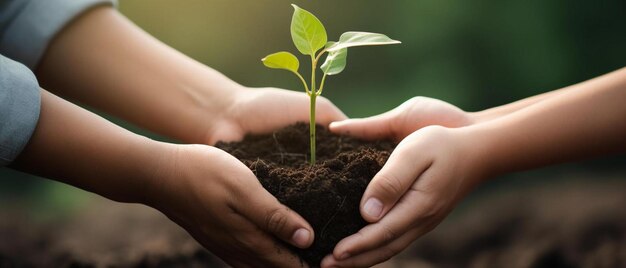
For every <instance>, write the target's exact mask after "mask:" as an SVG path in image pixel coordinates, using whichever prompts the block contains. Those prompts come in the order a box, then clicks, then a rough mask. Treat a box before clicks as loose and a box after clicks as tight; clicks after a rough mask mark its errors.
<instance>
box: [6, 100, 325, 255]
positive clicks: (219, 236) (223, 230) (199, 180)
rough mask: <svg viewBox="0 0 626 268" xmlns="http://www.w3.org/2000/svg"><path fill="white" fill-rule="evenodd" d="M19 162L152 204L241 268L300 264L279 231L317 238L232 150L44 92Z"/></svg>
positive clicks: (289, 238) (302, 241) (294, 239)
mask: <svg viewBox="0 0 626 268" xmlns="http://www.w3.org/2000/svg"><path fill="white" fill-rule="evenodd" d="M11 167H12V168H15V169H18V170H21V171H24V172H29V173H34V174H38V175H42V176H45V177H48V178H52V179H55V180H59V181H62V182H65V183H68V184H72V185H74V186H77V187H80V188H83V189H86V190H89V191H93V192H95V193H98V194H100V195H103V196H105V197H108V198H111V199H114V200H118V201H124V202H139V203H143V204H146V205H149V206H152V207H154V208H156V209H158V210H160V211H161V212H163V213H164V214H165V215H167V216H168V217H169V218H170V219H172V220H174V221H175V222H176V223H178V224H179V225H181V226H182V227H183V228H185V229H186V230H187V231H188V232H189V233H190V234H191V235H192V236H193V237H194V238H195V239H196V240H198V241H199V242H200V243H201V244H202V245H203V246H205V247H206V248H208V249H209V250H211V251H212V252H213V253H215V254H216V255H218V256H219V257H221V258H222V259H224V260H225V261H226V262H227V263H229V264H231V265H234V266H240V267H241V266H249V267H254V266H258V265H263V266H285V267H293V266H296V265H298V266H299V265H300V262H299V260H298V259H297V257H295V256H293V255H291V254H290V253H289V251H288V250H287V249H285V248H284V247H283V246H281V245H279V244H277V243H276V241H274V236H276V237H278V238H280V239H283V240H284V241H286V242H288V243H291V244H293V245H295V246H298V247H307V246H308V245H310V244H311V242H312V241H313V233H312V228H311V227H310V226H309V225H308V224H307V223H306V221H305V220H304V219H302V218H301V217H300V216H299V215H297V214H296V213H294V212H293V211H290V210H289V209H288V208H286V207H285V206H283V205H281V204H280V203H279V202H278V201H277V200H276V198H274V197H273V196H272V195H271V194H269V193H268V192H267V191H265V190H264V189H263V187H262V186H261V184H260V183H259V182H258V180H257V179H256V177H255V176H254V174H253V173H252V172H251V171H250V170H249V169H248V168H247V167H246V166H245V165H243V164H242V163H241V162H239V161H238V160H237V159H235V158H233V157H232V156H230V155H229V154H227V153H225V152H223V151H221V150H218V149H215V148H213V147H209V146H203V145H175V144H168V143H162V142H156V141H153V140H150V139H147V138H145V137H142V136H139V135H136V134H133V133H131V132H129V131H127V130H124V129H122V128H120V127H118V126H116V125H114V124H112V123H110V122H108V121H106V120H104V119H103V118H101V117H98V116H96V115H94V114H92V113H90V112H88V111H86V110H84V109H82V108H80V107H78V106H75V105H72V104H70V103H68V102H66V101H64V100H62V99H60V98H58V97H56V96H54V95H52V94H50V93H48V92H47V91H44V90H42V91H41V113H40V117H39V121H38V122H37V126H36V129H35V132H34V134H33V136H32V138H31V140H30V141H29V143H28V145H27V146H26V148H25V149H24V150H23V152H22V153H21V154H20V155H19V156H18V158H17V159H16V160H15V161H14V162H13V163H12V165H11ZM244 255H245V256H246V258H241V257H240V256H244Z"/></svg>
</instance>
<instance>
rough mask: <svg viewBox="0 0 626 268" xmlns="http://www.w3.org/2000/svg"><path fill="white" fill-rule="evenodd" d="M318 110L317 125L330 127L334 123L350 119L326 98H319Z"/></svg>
mask: <svg viewBox="0 0 626 268" xmlns="http://www.w3.org/2000/svg"><path fill="white" fill-rule="evenodd" d="M316 109H317V111H318V114H317V123H318V124H321V125H324V126H328V124H330V123H331V122H333V121H339V120H346V119H348V117H347V116H346V114H344V113H343V112H342V111H341V110H339V108H337V106H335V105H334V104H333V103H332V102H330V101H329V100H328V99H326V98H324V97H318V101H317V105H316Z"/></svg>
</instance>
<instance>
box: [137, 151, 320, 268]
mask: <svg viewBox="0 0 626 268" xmlns="http://www.w3.org/2000/svg"><path fill="white" fill-rule="evenodd" d="M166 146H169V147H170V148H173V149H170V151H172V153H171V155H173V157H165V158H164V159H163V160H162V161H163V162H164V164H162V165H161V166H162V168H160V169H159V170H157V171H156V173H157V178H158V179H157V180H155V181H157V182H158V183H157V184H156V185H157V186H155V187H151V188H149V189H146V191H147V192H149V194H147V195H148V197H147V198H146V200H147V201H146V203H148V205H150V206H153V207H155V208H157V209H159V210H160V211H161V212H163V213H164V214H165V215H167V216H168V217H169V218H170V219H172V220H173V221H175V222H176V223H178V224H179V225H180V226H182V227H183V228H185V229H186V230H187V231H188V232H189V233H190V234H191V235H192V236H193V237H194V238H195V239H196V240H197V241H198V242H200V243H201V244H202V245H203V246H204V247H206V248H207V249H208V250H210V251H211V252H213V253H214V254H216V255H217V256H219V257H220V258H222V259H223V260H224V261H225V262H227V263H228V264H230V265H232V266H235V267H300V266H301V265H302V264H301V262H300V260H299V258H298V257H296V256H295V255H293V254H291V253H290V251H289V250H287V249H286V248H285V247H284V246H283V245H281V244H279V243H278V242H277V241H275V238H274V237H278V238H280V239H281V240H283V241H285V242H287V243H289V244H292V245H294V246H297V247H299V248H306V247H308V246H310V245H311V243H312V242H313V229H312V228H311V226H310V225H308V224H307V222H306V221H305V220H304V219H303V218H302V217H300V216H299V215H298V214H297V213H295V212H293V211H291V210H289V209H288V208H287V207H285V206H283V205H281V204H280V203H279V202H278V200H276V198H274V197H273V196H272V195H271V194H269V193H268V192H267V191H266V190H265V189H263V187H262V186H261V184H260V183H259V181H258V180H257V178H256V177H255V176H254V174H253V173H252V172H251V171H250V170H249V169H248V168H247V167H246V166H245V165H243V164H242V163H241V162H239V161H238V160H237V159H235V158H234V157H232V156H231V155H229V154H227V153H225V152H224V151H221V150H219V149H216V148H214V147H210V146H205V145H166Z"/></svg>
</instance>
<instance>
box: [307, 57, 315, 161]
mask: <svg viewBox="0 0 626 268" xmlns="http://www.w3.org/2000/svg"><path fill="white" fill-rule="evenodd" d="M316 65H317V59H316V58H315V56H314V55H311V89H310V90H311V95H310V96H309V98H310V100H311V110H310V114H309V134H310V138H311V139H310V141H309V143H310V145H311V161H310V164H311V166H312V165H315V99H316V97H317V94H316V93H317V90H316V89H315V67H316Z"/></svg>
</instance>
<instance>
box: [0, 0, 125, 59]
mask: <svg viewBox="0 0 626 268" xmlns="http://www.w3.org/2000/svg"><path fill="white" fill-rule="evenodd" d="M97 5H113V6H115V5H116V0H31V1H29V2H28V4H26V6H25V7H24V8H23V9H22V10H21V11H20V13H19V14H18V15H17V16H16V17H15V19H14V20H13V21H12V22H11V24H10V25H9V26H8V27H7V29H6V32H5V33H4V35H3V36H2V40H0V52H2V54H3V55H5V56H7V57H9V58H12V59H13V60H16V61H19V62H21V63H23V64H24V65H26V66H28V68H30V69H31V70H34V69H35V67H36V66H37V64H38V63H39V61H40V60H41V57H42V56H43V54H44V52H45V50H46V48H47V47H48V44H49V43H50V41H51V40H52V38H54V36H55V35H56V34H57V33H58V32H59V31H60V30H61V29H63V27H64V26H65V25H67V24H68V23H69V22H70V21H72V19H74V18H76V17H77V16H78V15H80V14H81V13H83V12H84V11H86V10H88V9H90V8H92V7H95V6H97Z"/></svg>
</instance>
